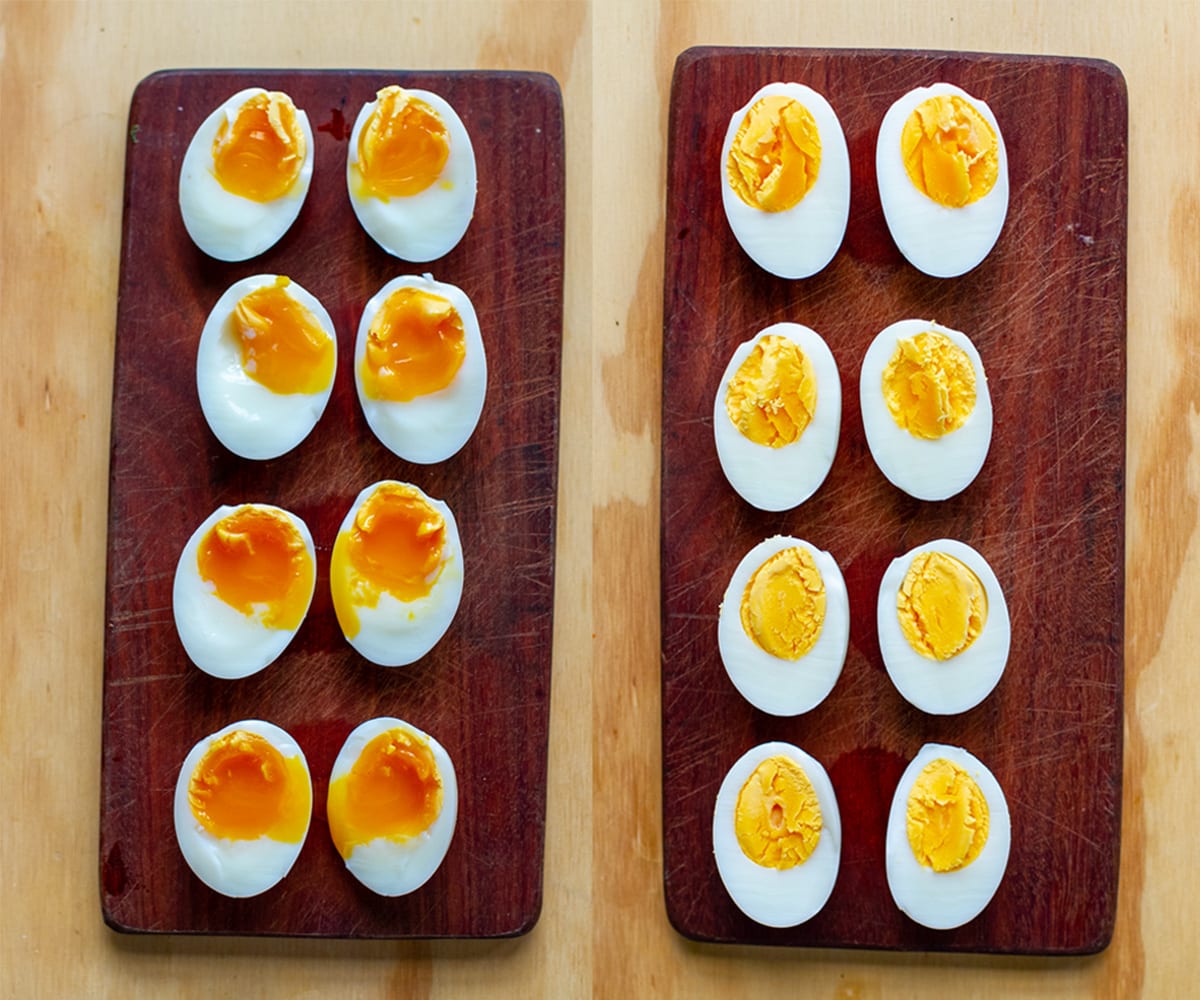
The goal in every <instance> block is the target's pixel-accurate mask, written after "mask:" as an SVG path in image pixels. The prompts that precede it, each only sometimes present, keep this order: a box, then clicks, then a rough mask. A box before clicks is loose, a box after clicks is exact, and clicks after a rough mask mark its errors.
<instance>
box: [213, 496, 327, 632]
mask: <svg viewBox="0 0 1200 1000" xmlns="http://www.w3.org/2000/svg"><path fill="white" fill-rule="evenodd" d="M196 563H197V569H198V570H199V572H200V579H202V580H204V581H205V582H207V583H211V584H212V585H213V586H214V587H215V588H216V594H217V597H219V598H220V599H221V600H222V601H224V602H225V603H226V604H228V605H230V606H231V607H233V608H236V609H237V610H238V611H240V612H241V613H242V614H244V615H253V616H258V617H260V620H261V622H262V624H263V625H265V626H266V627H267V628H277V629H295V628H299V626H300V622H301V621H303V620H304V614H305V612H306V611H307V610H308V599H309V595H310V594H311V593H312V589H313V581H314V578H315V574H316V569H315V567H314V566H313V560H312V559H311V558H310V557H309V554H308V549H307V548H306V547H305V544H304V539H303V538H302V537H301V536H300V533H299V532H298V531H297V530H296V528H295V526H294V525H293V524H292V522H291V521H289V520H288V519H287V518H286V517H284V516H283V515H282V514H279V513H276V512H275V511H271V510H263V509H261V508H258V507H251V506H248V505H247V506H243V507H239V508H237V509H236V510H235V511H234V512H233V513H232V514H230V515H228V516H227V517H224V518H222V519H221V520H220V521H218V522H217V523H216V524H214V525H213V526H212V527H211V528H209V529H208V531H207V532H206V533H205V535H204V537H203V538H202V539H201V540H200V548H199V551H198V553H197V556H196Z"/></svg>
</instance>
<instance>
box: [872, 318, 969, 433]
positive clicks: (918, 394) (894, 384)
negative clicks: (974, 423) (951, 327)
mask: <svg viewBox="0 0 1200 1000" xmlns="http://www.w3.org/2000/svg"><path fill="white" fill-rule="evenodd" d="M883 398H884V401H885V402H886V403H887V407H888V410H889V412H890V413H891V414H892V419H893V420H895V421H896V424H897V425H898V426H900V427H902V428H904V429H905V430H906V431H908V432H909V433H910V434H911V435H913V437H919V438H925V439H926V440H934V439H936V438H940V437H942V436H943V435H946V434H949V433H950V432H951V431H956V430H958V428H960V427H962V425H963V424H965V423H966V422H967V420H968V418H969V417H970V416H971V414H972V413H973V412H974V411H975V366H974V365H972V364H971V359H970V357H968V356H967V352H966V351H964V350H963V349H962V348H961V347H959V346H958V345H957V344H956V343H954V341H953V340H951V339H950V338H949V337H947V336H946V335H945V334H944V333H939V332H937V331H936V330H926V331H925V332H924V333H918V334H917V335H916V336H915V337H902V338H901V339H900V340H899V342H898V343H897V344H896V351H895V353H894V354H893V355H892V358H891V360H890V361H889V362H888V363H887V367H885V368H884V370H883Z"/></svg>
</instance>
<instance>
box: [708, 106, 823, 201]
mask: <svg viewBox="0 0 1200 1000" xmlns="http://www.w3.org/2000/svg"><path fill="white" fill-rule="evenodd" d="M820 169H821V134H820V132H819V131H818V130H817V123H816V121H815V120H814V119H813V116H812V112H810V111H809V110H808V108H806V107H805V106H804V105H803V104H801V103H800V102H799V101H797V100H795V99H794V98H791V97H785V96H783V95H781V94H772V95H769V96H767V97H763V98H761V99H759V100H758V101H755V102H754V106H753V107H751V108H750V110H749V111H747V112H746V117H745V118H743V119H742V123H741V125H739V126H738V130H737V133H736V134H735V135H734V137H733V143H732V144H731V146H730V148H729V158H728V160H727V161H726V163H725V173H726V175H727V176H728V178H729V186H730V187H731V188H733V190H734V193H735V194H736V195H737V196H738V197H739V198H740V199H741V200H742V201H743V202H745V203H746V204H747V205H749V206H750V207H751V208H758V209H762V211H764V212H784V211H787V209H789V208H793V207H795V206H796V205H797V204H798V203H799V202H800V200H801V199H802V198H803V197H804V196H805V195H806V194H808V191H809V189H810V188H811V187H812V186H813V184H815V183H816V181H817V173H818V172H819V171H820Z"/></svg>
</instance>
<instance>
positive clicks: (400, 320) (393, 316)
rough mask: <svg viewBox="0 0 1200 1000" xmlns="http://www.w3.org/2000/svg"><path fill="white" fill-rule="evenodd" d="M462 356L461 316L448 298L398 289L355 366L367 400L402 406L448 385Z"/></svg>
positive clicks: (377, 317) (374, 324) (373, 326)
mask: <svg viewBox="0 0 1200 1000" xmlns="http://www.w3.org/2000/svg"><path fill="white" fill-rule="evenodd" d="M466 353H467V340H466V334H465V333H464V332H463V322H462V317H461V316H459V314H458V310H457V309H455V308H454V306H453V305H452V304H451V303H450V301H449V300H448V299H444V298H442V296H440V295H434V294H433V293H432V292H427V291H424V290H422V289H420V288H398V289H397V290H396V291H394V292H393V293H392V294H391V295H389V296H388V297H387V300H386V301H385V302H384V303H383V305H382V306H381V307H380V309H379V311H378V312H377V313H376V314H375V318H374V319H373V320H372V321H371V326H370V329H369V330H368V331H367V346H366V351H365V353H364V355H363V360H362V364H361V365H360V366H359V375H360V377H361V380H362V386H363V392H365V393H366V394H367V396H368V397H370V398H371V399H381V400H387V401H389V402H394V403H395V402H408V401H409V400H411V399H414V398H416V397H417V396H425V395H428V394H429V393H431V392H437V391H438V390H439V389H444V388H446V386H448V385H449V384H450V383H451V382H453V381H454V376H455V375H457V374H458V370H459V369H460V368H461V367H462V363H463V358H464V357H466Z"/></svg>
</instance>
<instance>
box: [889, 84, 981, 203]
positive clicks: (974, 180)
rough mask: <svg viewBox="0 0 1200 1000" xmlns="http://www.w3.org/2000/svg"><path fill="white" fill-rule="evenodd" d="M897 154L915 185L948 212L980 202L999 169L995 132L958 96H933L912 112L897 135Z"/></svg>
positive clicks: (969, 104)
mask: <svg viewBox="0 0 1200 1000" xmlns="http://www.w3.org/2000/svg"><path fill="white" fill-rule="evenodd" d="M900 155H901V156H902V157H903V159H904V169H905V170H906V171H908V177H909V180H911V181H912V183H913V186H914V187H916V188H917V190H918V191H921V192H922V193H923V194H925V195H927V196H928V197H930V198H932V199H933V200H934V201H936V202H937V203H938V204H939V205H945V206H946V207H947V208H961V207H962V206H963V205H969V204H971V202H974V201H978V200H979V199H980V198H982V197H983V196H984V195H986V194H987V193H988V192H989V191H991V190H992V188H993V187H994V186H995V184H996V177H997V175H998V174H999V170H1000V160H999V152H998V146H997V142H996V133H995V131H994V130H993V129H992V126H991V125H990V124H988V121H987V119H985V118H984V117H983V115H981V114H980V113H979V112H978V111H977V110H976V109H975V108H974V106H972V104H971V103H970V102H969V101H966V100H963V98H961V97H959V96H958V95H957V94H954V95H945V96H941V97H931V98H929V99H928V100H926V101H923V102H922V103H921V104H919V105H917V107H916V108H914V109H913V112H912V114H910V115H909V116H908V120H907V121H906V122H905V123H904V129H903V131H902V132H901V135H900Z"/></svg>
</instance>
